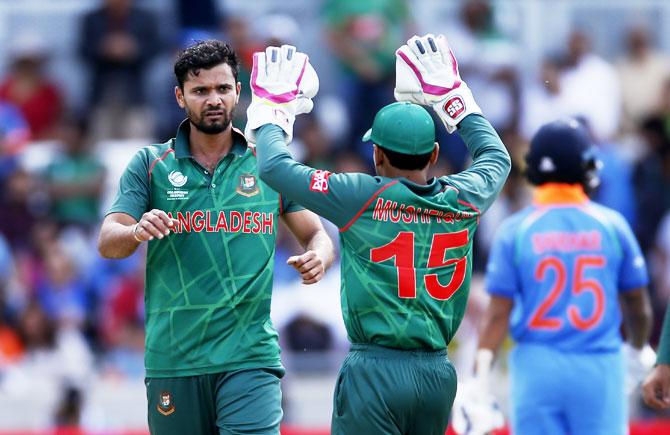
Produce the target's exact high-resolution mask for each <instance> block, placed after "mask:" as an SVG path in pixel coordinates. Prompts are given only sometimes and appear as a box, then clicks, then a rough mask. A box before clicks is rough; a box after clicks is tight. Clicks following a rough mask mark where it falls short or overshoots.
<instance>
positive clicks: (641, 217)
mask: <svg viewBox="0 0 670 435" xmlns="http://www.w3.org/2000/svg"><path fill="white" fill-rule="evenodd" d="M640 133H641V136H642V140H643V143H644V145H645V147H646V149H647V154H646V155H645V156H644V157H643V158H642V159H640V161H638V162H637V164H636V165H635V168H634V172H633V183H634V188H635V196H636V197H637V208H638V210H639V213H638V218H637V227H636V228H635V235H636V236H637V238H638V241H639V242H640V246H641V247H642V251H643V252H645V253H647V252H649V249H650V248H651V247H652V243H653V240H654V237H655V234H656V230H657V228H658V224H659V222H660V221H661V218H662V217H663V215H664V214H665V213H666V212H667V211H668V210H669V209H670V140H669V136H668V130H667V127H666V124H665V120H664V119H663V118H661V117H656V116H654V117H651V118H647V119H646V120H645V121H643V122H642V124H641V125H640Z"/></svg>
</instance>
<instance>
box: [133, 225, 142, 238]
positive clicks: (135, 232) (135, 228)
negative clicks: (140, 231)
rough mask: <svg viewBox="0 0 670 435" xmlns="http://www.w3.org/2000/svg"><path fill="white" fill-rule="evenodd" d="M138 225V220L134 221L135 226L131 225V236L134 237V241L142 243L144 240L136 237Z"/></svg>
mask: <svg viewBox="0 0 670 435" xmlns="http://www.w3.org/2000/svg"><path fill="white" fill-rule="evenodd" d="M139 226H140V223H139V222H138V223H136V224H135V226H134V227H133V238H134V239H135V240H136V241H138V242H140V243H142V242H144V240H142V239H140V238H138V237H137V228H138V227H139Z"/></svg>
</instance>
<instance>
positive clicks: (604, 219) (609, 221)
mask: <svg viewBox="0 0 670 435" xmlns="http://www.w3.org/2000/svg"><path fill="white" fill-rule="evenodd" d="M584 210H585V211H586V212H587V213H588V214H590V215H591V216H593V217H594V218H595V219H596V220H597V221H598V222H600V223H601V224H603V225H607V226H610V227H614V228H616V229H622V228H624V229H625V228H629V225H628V221H627V220H626V218H625V217H624V216H623V215H622V214H621V213H620V212H618V211H617V210H614V209H613V208H610V207H607V206H604V205H602V204H598V203H597V202H593V201H588V202H587V203H586V205H585V206H584Z"/></svg>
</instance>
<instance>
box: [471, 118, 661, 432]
mask: <svg viewBox="0 0 670 435" xmlns="http://www.w3.org/2000/svg"><path fill="white" fill-rule="evenodd" d="M526 160H527V163H528V168H527V172H526V176H527V178H528V180H529V181H530V182H531V183H532V184H534V185H535V186H537V188H536V190H535V193H534V200H533V204H532V205H530V206H529V207H527V208H526V209H524V210H521V211H520V212H518V213H516V214H514V215H512V216H511V217H510V218H508V219H507V220H506V221H504V222H503V223H502V224H501V227H500V229H499V231H498V233H497V236H496V238H495V240H494V242H493V247H492V250H491V254H490V257H489V261H488V266H487V271H486V288H487V291H488V293H489V294H490V295H491V300H490V303H489V307H488V309H487V311H486V314H485V317H484V321H483V330H482V332H481V335H480V344H479V347H480V350H479V352H478V361H477V368H476V372H477V373H479V372H480V371H481V372H483V373H488V367H484V366H486V365H489V366H490V364H491V361H492V359H493V355H494V354H495V352H496V351H497V350H498V349H499V347H500V345H501V344H502V342H503V340H504V339H505V336H506V334H507V330H508V329H509V332H510V334H511V336H512V338H513V339H514V341H515V342H516V345H515V347H514V349H513V350H512V351H511V354H510V361H509V366H510V381H511V385H510V391H511V409H510V411H511V412H510V414H511V423H512V432H513V433H515V434H523V435H533V434H538V435H539V434H541V435H552V434H557V435H558V434H567V433H570V434H572V435H579V434H585V435H586V434H588V435H597V434H602V435H615V434H626V433H627V432H628V430H627V409H626V408H627V406H626V394H625V390H626V389H625V386H624V381H625V378H626V370H627V368H626V365H627V364H629V365H630V367H628V370H629V371H630V370H632V369H635V368H637V367H636V366H639V365H640V364H641V362H640V361H641V359H642V355H643V354H646V352H653V351H651V350H650V348H649V347H648V345H646V343H647V339H648V337H649V332H650V325H651V309H650V305H649V299H648V295H647V290H646V286H647V283H648V275H647V269H646V266H645V262H644V259H643V256H642V253H641V251H640V247H639V245H638V243H637V241H636V240H635V237H634V236H633V233H632V231H631V229H630V227H629V226H628V224H627V223H626V220H625V219H624V218H623V217H622V216H621V215H620V214H619V213H618V212H615V211H614V210H611V209H608V208H606V207H603V206H601V205H598V204H595V203H593V202H591V201H590V200H589V198H588V196H587V194H586V191H588V190H590V189H591V188H593V187H595V186H596V185H597V167H598V165H597V162H596V160H595V158H594V157H593V154H592V148H591V145H590V143H589V140H588V137H587V135H586V132H585V131H584V129H583V128H582V126H581V125H580V124H579V123H578V122H577V121H575V120H561V121H556V122H553V123H550V124H547V125H545V126H543V127H542V128H541V129H540V130H539V131H538V132H537V134H536V135H535V136H534V137H533V139H532V141H531V146H530V151H529V153H528V155H527V156H526ZM620 301H621V305H620ZM622 320H623V321H624V324H625V326H626V335H627V339H628V342H629V344H630V347H629V348H628V349H629V350H628V354H629V359H630V362H628V361H626V358H624V354H625V352H622V345H623V341H622V337H621V334H620V326H621V323H622ZM645 345H646V346H645ZM643 349H645V352H643ZM476 376H477V375H476ZM635 376H638V377H640V379H639V380H641V376H642V373H639V374H636V375H635Z"/></svg>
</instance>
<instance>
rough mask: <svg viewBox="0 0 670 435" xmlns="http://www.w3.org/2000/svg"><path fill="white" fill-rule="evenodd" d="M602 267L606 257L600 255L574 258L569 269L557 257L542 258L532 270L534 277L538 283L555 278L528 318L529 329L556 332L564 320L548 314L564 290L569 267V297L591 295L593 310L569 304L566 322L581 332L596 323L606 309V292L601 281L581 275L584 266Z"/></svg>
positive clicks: (588, 267) (583, 272) (584, 269)
mask: <svg viewBox="0 0 670 435" xmlns="http://www.w3.org/2000/svg"><path fill="white" fill-rule="evenodd" d="M604 266H605V257H603V256H602V255H579V256H577V258H576V259H575V260H574V265H573V267H572V268H568V267H567V266H566V264H565V262H564V261H563V260H562V259H561V258H559V257H554V256H549V257H545V258H543V259H542V260H541V261H540V262H539V263H538V265H537V268H536V269H535V280H536V281H538V282H541V281H544V280H548V279H551V277H553V278H554V281H553V284H552V286H551V289H550V291H549V293H548V294H547V296H546V297H545V298H544V300H543V301H542V303H541V304H540V305H539V306H538V307H537V309H536V310H535V311H534V313H533V315H532V316H531V317H530V322H529V324H528V326H529V328H530V329H543V330H551V331H555V330H558V329H561V328H562V327H563V323H564V322H563V319H562V318H560V317H551V316H549V312H550V311H551V309H552V307H553V306H554V304H555V303H556V302H557V301H558V299H559V298H560V296H561V295H562V294H563V292H564V291H565V290H566V282H567V276H568V271H569V270H572V271H573V273H572V286H571V288H570V289H569V291H570V295H571V297H572V298H577V297H580V296H581V295H582V294H590V295H591V297H592V298H593V309H592V311H591V312H590V313H582V312H581V311H580V309H579V307H578V306H577V305H575V304H569V305H568V306H567V317H568V321H569V323H570V324H571V325H572V326H573V327H574V328H575V329H578V330H580V331H586V330H589V329H591V328H593V327H595V326H597V325H598V324H599V323H600V320H601V319H602V317H603V313H604V311H605V292H604V290H603V287H602V285H601V284H600V282H598V281H597V280H595V279H593V278H585V277H584V274H585V271H586V270H587V269H594V268H600V269H602V268H603V267H604Z"/></svg>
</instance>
